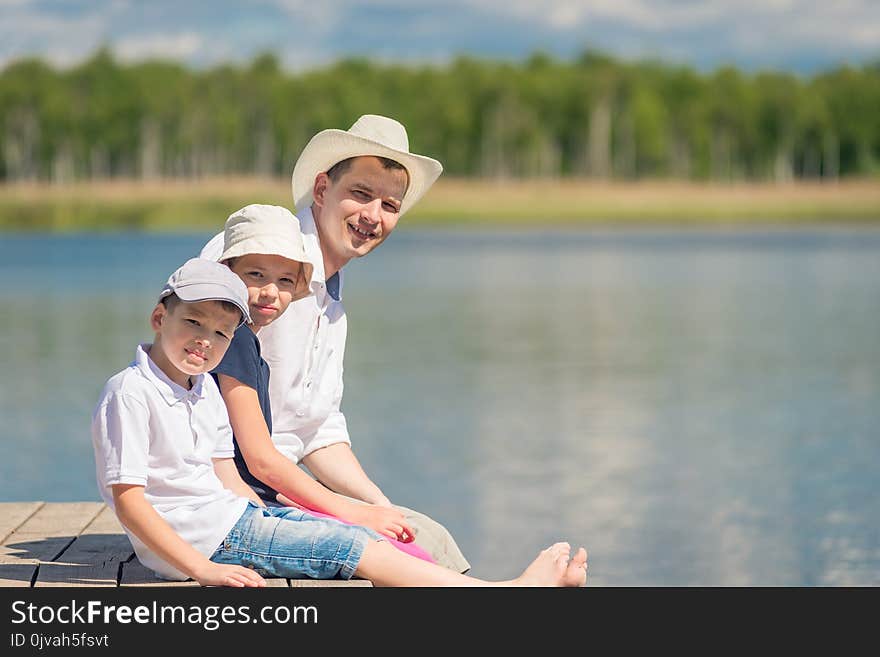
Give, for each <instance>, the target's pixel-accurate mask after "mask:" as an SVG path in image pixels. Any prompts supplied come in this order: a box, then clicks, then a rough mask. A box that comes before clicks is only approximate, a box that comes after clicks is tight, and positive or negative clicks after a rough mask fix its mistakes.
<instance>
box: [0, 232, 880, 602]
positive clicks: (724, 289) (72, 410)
mask: <svg viewBox="0 0 880 657" xmlns="http://www.w3.org/2000/svg"><path fill="white" fill-rule="evenodd" d="M208 237H210V235H207V234H206V235H174V236H144V235H136V234H130V235H113V236H106V235H105V236H93V235H76V236H64V237H58V236H53V237H48V236H10V235H3V236H0V280H2V282H3V285H2V286H0V307H2V308H3V309H4V311H5V312H4V314H5V317H4V321H3V329H2V332H0V370H2V373H3V375H2V377H0V418H2V421H0V500H4V501H24V500H48V501H70V500H98V499H99V498H98V494H97V490H96V488H95V483H94V467H93V462H92V451H91V443H90V436H89V421H90V415H91V412H92V409H93V407H94V405H95V402H96V401H97V397H98V394H99V391H100V389H101V386H102V385H103V383H104V381H105V380H106V379H107V378H108V377H109V376H111V375H112V374H114V373H115V372H117V371H118V370H120V369H122V368H123V367H125V366H126V365H127V364H128V363H129V362H130V360H131V359H132V357H133V354H134V347H135V345H136V344H137V342H139V341H143V340H149V339H150V337H151V335H150V332H149V325H148V315H149V311H150V310H151V308H152V305H153V303H154V302H155V298H156V296H157V294H158V291H159V289H160V288H161V286H162V284H163V283H164V281H165V279H166V278H167V276H168V274H169V273H170V272H171V271H172V270H173V269H174V268H175V267H177V266H178V265H179V264H180V263H182V262H183V261H184V260H185V259H186V258H188V257H190V256H192V255H195V254H196V253H197V252H198V250H199V248H200V247H201V246H202V244H203V243H204V242H205V241H206V240H207V238H208ZM348 271H349V274H348V278H347V279H346V287H345V300H346V307H347V309H348V313H349V344H348V350H347V354H346V392H345V398H344V402H343V410H344V411H345V412H346V415H347V417H348V422H349V428H350V430H351V433H352V437H353V442H354V448H355V452H356V453H357V454H358V455H359V457H360V459H361V461H362V462H363V464H364V467H365V469H366V470H367V472H368V473H370V474H371V475H372V477H373V478H374V479H375V480H376V481H377V482H378V483H379V484H380V486H382V487H383V488H384V490H385V491H386V493H387V494H388V495H389V496H390V497H391V498H392V499H393V500H395V501H397V502H399V503H401V504H405V505H408V506H412V507H415V508H418V509H421V510H423V511H425V512H427V513H429V514H430V515H432V516H434V517H435V518H437V519H438V520H440V521H442V522H444V524H446V526H447V527H449V529H450V530H451V531H452V532H453V534H454V535H455V536H456V538H457V539H458V541H459V544H460V545H461V547H462V549H463V550H464V552H465V554H466V555H467V556H468V558H469V559H470V560H471V562H472V564H473V566H474V569H473V573H474V574H477V575H481V576H484V577H489V578H502V577H510V576H513V575H515V574H517V573H518V572H519V570H520V569H521V567H522V566H524V565H525V564H526V563H527V562H528V561H530V560H531V559H532V557H533V556H534V555H535V554H536V553H537V551H538V550H540V549H541V548H542V547H544V546H545V545H546V544H549V543H550V542H552V541H554V540H559V539H565V540H568V541H570V542H572V543H573V544H584V545H586V547H587V548H588V550H589V552H590V574H591V579H590V584H591V585H595V586H603V585H749V584H754V585H795V586H802V585H866V584H871V585H880V504H878V501H877V500H878V499H880V340H878V336H880V231H878V230H875V229H803V230H799V231H797V232H788V231H784V230H766V231H745V232H744V231H737V232H727V231H706V232H703V231H667V232H651V231H622V232H548V233H509V234H503V235H500V234H497V233H494V234H490V233H474V232H455V231H450V232H426V231H406V230H405V229H401V230H399V231H398V232H397V234H395V235H394V237H393V238H392V239H391V240H389V242H388V243H387V244H385V245H383V246H382V248H381V249H380V251H379V252H377V254H375V255H373V256H371V257H369V258H366V259H364V260H362V261H357V262H354V263H352V264H351V265H350V266H349V269H348Z"/></svg>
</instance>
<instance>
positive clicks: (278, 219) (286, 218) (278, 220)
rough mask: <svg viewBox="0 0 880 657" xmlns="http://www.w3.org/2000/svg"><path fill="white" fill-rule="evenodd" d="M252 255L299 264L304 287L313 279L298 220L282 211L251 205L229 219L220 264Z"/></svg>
mask: <svg viewBox="0 0 880 657" xmlns="http://www.w3.org/2000/svg"><path fill="white" fill-rule="evenodd" d="M251 253H260V254H264V255H278V256H281V257H283V258H288V259H289V260H296V261H297V262H301V263H303V278H304V280H305V282H306V285H307V284H308V281H310V280H311V278H312V270H313V268H314V263H313V262H312V261H311V259H310V258H309V257H308V255H306V248H305V244H304V243H303V236H302V231H301V230H300V225H299V219H298V218H297V217H296V215H294V214H293V213H292V212H291V211H290V210H288V209H287V208H285V207H282V206H280V205H262V204H259V203H253V204H251V205H246V206H244V207H243V208H241V209H240V210H236V211H235V212H233V213H232V214H231V215H229V218H228V219H227V220H226V226H225V228H224V230H223V253H222V254H221V255H220V258H219V261H220V262H223V261H224V260H229V259H230V258H237V257H239V256H244V255H248V254H251Z"/></svg>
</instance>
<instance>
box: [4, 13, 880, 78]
mask: <svg viewBox="0 0 880 657" xmlns="http://www.w3.org/2000/svg"><path fill="white" fill-rule="evenodd" d="M58 7H62V9H58ZM172 9H173V11H171V10H172ZM104 44H109V45H111V47H113V49H114V50H115V51H116V52H118V53H119V55H120V56H121V57H123V58H124V59H127V60H132V59H140V58H145V57H153V56H162V57H173V58H179V59H182V60H184V61H187V62H189V63H200V64H204V63H216V62H219V61H223V60H224V59H233V60H236V61H241V60H244V59H247V58H248V57H250V56H252V55H253V54H254V53H255V52H259V51H262V50H268V49H272V50H276V52H278V55H279V57H280V58H281V60H282V61H283V62H284V63H285V65H287V66H290V67H293V68H296V69H301V68H306V67H309V66H313V65H317V64H321V63H325V62H328V61H331V60H332V59H335V58H336V57H338V56H339V55H341V54H363V55H367V56H373V57H382V58H397V59H398V60H402V61H424V60H425V59H426V58H427V59H433V60H437V61H440V60H443V59H444V57H450V56H452V55H455V54H458V53H461V52H469V53H471V54H474V55H476V56H480V55H492V56H497V55H499V54H500V55H501V56H510V57H519V56H525V55H528V54H529V53H530V52H533V51H534V50H536V49H543V50H546V51H548V52H555V53H557V54H560V55H563V56H565V55H568V54H573V53H574V52H575V51H576V50H577V49H578V48H582V47H584V46H585V45H587V44H590V45H592V46H595V47H599V48H602V49H604V50H606V51H608V52H609V53H610V54H616V55H619V56H626V57H632V56H640V55H651V56H656V57H661V58H665V57H670V58H671V57H674V58H675V59H676V60H677V61H682V62H689V63H691V64H694V65H697V66H702V65H704V64H706V63H707V62H708V63H714V62H715V61H717V60H718V59H720V58H722V57H723V58H724V59H725V60H727V61H730V62H732V63H735V64H736V63H742V64H744V65H749V64H755V63H761V62H781V61H786V62H788V63H792V62H794V61H796V59H797V58H798V57H801V58H806V59H811V60H812V61H813V62H814V63H815V62H818V61H822V60H823V59H824V60H826V61H839V60H840V59H841V58H843V57H845V56H855V55H861V56H862V57H863V58H868V57H876V56H878V55H880V2H876V0H840V1H838V2H834V3H829V2H827V1H822V0H740V1H734V0H544V1H542V2H538V1H535V0H447V1H446V2H443V3H439V4H438V3H437V2H436V0H373V1H372V2H371V3H369V4H365V3H363V2H358V1H356V0H318V1H317V2H315V1H314V0H251V1H250V2H242V1H240V0H215V1H214V2H212V3H211V5H210V6H209V8H205V7H203V6H196V5H195V4H193V5H190V4H186V3H178V0H152V1H151V2H150V3H143V4H142V3H138V2H132V1H131V0H103V1H98V2H86V1H85V0H69V1H68V2H66V3H63V4H60V3H45V2H36V1H34V0H0V65H2V64H3V63H5V62H8V61H9V60H10V59H13V58H17V57H22V56H28V55H35V56H42V57H44V58H47V59H49V60H50V61H52V62H53V63H55V64H60V65H63V66H66V65H70V64H74V63H76V62H77V61H79V60H81V59H83V58H84V57H86V56H88V55H89V54H90V53H92V52H93V51H94V50H95V48H97V47H98V46H100V45H104ZM566 49H567V50H566Z"/></svg>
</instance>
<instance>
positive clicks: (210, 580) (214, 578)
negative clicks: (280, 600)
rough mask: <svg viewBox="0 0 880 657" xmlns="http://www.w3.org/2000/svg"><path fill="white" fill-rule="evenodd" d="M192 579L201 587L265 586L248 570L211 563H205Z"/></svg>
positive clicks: (257, 576)
mask: <svg viewBox="0 0 880 657" xmlns="http://www.w3.org/2000/svg"><path fill="white" fill-rule="evenodd" d="M193 579H194V580H196V581H197V582H198V583H199V584H201V585H202V586H233V587H236V588H242V587H245V586H266V580H265V579H263V578H262V577H261V576H260V574H259V573H256V572H254V571H253V570H251V569H250V568H245V567H243V566H233V565H231V564H221V563H214V562H213V561H209V562H207V563H206V564H205V565H204V567H202V568H199V570H198V572H195V573H193Z"/></svg>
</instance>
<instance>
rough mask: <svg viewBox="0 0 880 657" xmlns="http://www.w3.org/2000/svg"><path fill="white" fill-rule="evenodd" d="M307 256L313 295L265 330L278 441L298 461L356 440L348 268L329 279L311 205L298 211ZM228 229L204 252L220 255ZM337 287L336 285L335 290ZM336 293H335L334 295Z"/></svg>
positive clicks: (262, 334)
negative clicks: (346, 366)
mask: <svg viewBox="0 0 880 657" xmlns="http://www.w3.org/2000/svg"><path fill="white" fill-rule="evenodd" d="M297 217H298V218H299V221H300V228H301V230H302V234H303V241H304V243H305V248H306V255H307V256H308V257H309V259H310V260H311V261H312V264H313V265H314V267H313V270H312V279H311V281H310V287H311V290H312V294H310V295H309V296H307V297H305V298H303V299H300V300H299V301H295V302H293V303H291V304H290V306H288V308H287V310H286V311H285V312H284V314H282V315H281V317H279V318H278V319H276V320H275V321H274V322H272V323H271V324H270V325H269V326H266V327H265V328H262V329H260V332H259V333H258V334H257V337H258V338H259V340H260V349H261V351H262V356H263V358H264V359H265V360H266V362H267V363H268V364H269V369H270V375H269V403H270V404H271V406H272V440H273V442H274V443H275V446H276V447H277V448H278V451H280V452H281V453H282V454H284V455H285V456H287V457H288V458H289V459H291V460H293V461H294V462H297V463H298V462H299V461H300V460H302V458H303V457H304V456H306V455H308V454H310V453H311V452H313V451H315V450H316V449H320V448H322V447H327V446H328V445H333V444H335V443H347V444H349V445H350V444H351V439H350V438H349V435H348V427H347V426H346V423H345V416H344V415H343V414H342V412H341V411H340V405H341V403H342V390H343V383H342V372H343V367H342V365H343V358H344V356H345V340H346V335H347V330H348V329H347V319H346V316H345V308H343V306H342V271H340V272H338V274H337V275H336V276H334V277H332V278H331V280H330V282H329V287H330V288H331V291H332V294H331V291H328V281H326V280H325V275H324V259H323V256H322V255H321V247H320V244H319V242H318V231H317V226H316V225H315V219H314V217H313V216H312V211H311V209H309V208H306V209H305V210H303V211H301V212H299V213H297ZM222 252H223V233H219V234H218V235H215V236H214V237H213V238H212V239H211V241H209V242H208V243H207V244H206V245H205V247H204V248H203V249H202V251H201V253H200V254H199V255H200V257H202V258H209V259H211V260H217V259H219V257H220V255H221V253H222ZM333 288H335V289H333ZM334 297H335V298H334Z"/></svg>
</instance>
